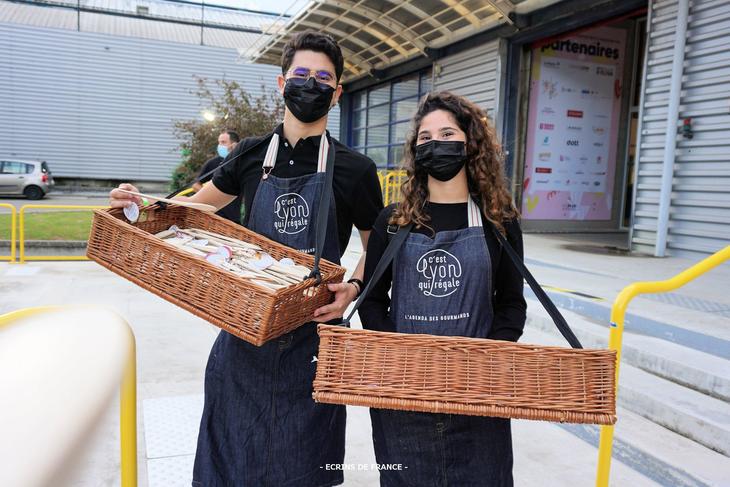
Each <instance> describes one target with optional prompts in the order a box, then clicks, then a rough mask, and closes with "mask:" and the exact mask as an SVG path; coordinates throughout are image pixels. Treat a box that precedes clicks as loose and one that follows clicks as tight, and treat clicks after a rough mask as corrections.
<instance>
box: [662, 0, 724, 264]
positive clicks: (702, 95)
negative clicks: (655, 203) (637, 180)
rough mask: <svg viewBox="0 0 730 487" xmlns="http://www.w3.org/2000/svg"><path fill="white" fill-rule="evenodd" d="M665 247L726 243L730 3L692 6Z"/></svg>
mask: <svg viewBox="0 0 730 487" xmlns="http://www.w3.org/2000/svg"><path fill="white" fill-rule="evenodd" d="M679 117H680V120H683V119H686V118H691V119H692V129H693V132H694V136H693V138H692V139H691V140H690V139H687V138H684V137H682V136H681V135H680V136H679V137H678V141H677V158H676V165H675V169H674V186H673V192H672V206H671V210H670V216H669V235H668V239H667V241H668V247H669V249H670V252H672V253H673V254H675V255H677V254H686V253H688V252H692V253H694V252H703V253H710V252H716V251H718V250H720V249H721V248H723V247H724V246H726V245H729V244H730V2H727V0H693V1H692V2H691V3H690V11H689V26H688V31H687V49H686V51H685V63H684V77H683V81H682V98H681V103H680V110H679ZM680 126H681V124H680Z"/></svg>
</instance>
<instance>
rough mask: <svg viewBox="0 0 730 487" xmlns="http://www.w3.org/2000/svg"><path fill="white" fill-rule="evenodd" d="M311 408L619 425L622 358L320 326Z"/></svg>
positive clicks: (597, 352)
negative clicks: (346, 407) (317, 404)
mask: <svg viewBox="0 0 730 487" xmlns="http://www.w3.org/2000/svg"><path fill="white" fill-rule="evenodd" d="M318 332H319V336H320V345H319V354H318V356H317V360H318V361H317V375H316V378H315V380H314V395H313V396H314V399H315V401H318V402H324V403H331V404H351V405H355V406H368V407H373V408H384V409H401V410H407V411H422V412H429V413H451V414H468V415H474V416H495V417H502V418H519V419H533V420H545V421H558V422H561V423H562V422H567V423H595V424H613V423H615V422H616V394H615V391H616V389H615V385H616V382H615V377H616V352H615V351H609V350H585V349H579V350H578V349H570V348H561V347H546V346H537V345H523V344H518V343H513V342H504V341H498V340H485V339H476V338H462V337H446V336H434V335H415V334H404V333H386V332H376V331H369V330H353V329H350V328H345V327H342V326H329V325H319V326H318Z"/></svg>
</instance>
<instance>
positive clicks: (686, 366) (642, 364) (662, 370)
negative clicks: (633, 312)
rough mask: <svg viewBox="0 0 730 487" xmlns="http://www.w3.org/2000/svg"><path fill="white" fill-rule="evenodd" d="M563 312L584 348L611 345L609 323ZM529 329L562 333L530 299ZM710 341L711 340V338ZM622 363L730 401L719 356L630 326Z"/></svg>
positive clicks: (727, 366)
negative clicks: (609, 341) (647, 333)
mask: <svg viewBox="0 0 730 487" xmlns="http://www.w3.org/2000/svg"><path fill="white" fill-rule="evenodd" d="M561 313H563V315H564V316H565V319H566V320H567V321H568V324H569V325H570V327H571V328H572V329H573V331H574V332H575V334H576V336H577V337H578V338H579V339H580V340H581V343H582V344H583V346H585V347H589V348H605V347H607V346H608V336H609V326H608V323H598V322H596V321H594V320H592V319H590V318H586V317H585V316H582V315H579V314H576V313H573V312H571V311H566V310H564V309H561ZM527 326H530V327H535V328H537V329H539V330H542V331H546V332H548V333H550V334H553V335H558V333H559V332H558V330H557V328H556V327H555V324H554V323H553V322H552V320H551V319H550V316H549V315H548V314H547V312H546V311H545V310H544V309H543V308H542V305H541V304H540V303H539V302H538V301H534V300H531V299H530V300H528V317H527ZM627 330H628V331H627ZM707 339H708V340H712V337H707ZM563 343H565V342H563ZM621 361H622V363H623V364H629V365H633V366H635V367H638V368H640V369H642V370H645V371H647V372H650V373H652V374H654V375H657V376H659V377H662V378H664V379H667V380H670V381H672V382H676V383H677V384H681V385H683V386H685V387H689V388H691V389H694V390H696V391H698V392H701V393H703V394H707V395H709V396H712V397H715V398H717V399H721V400H723V401H730V361H728V360H725V359H723V358H720V357H718V356H715V355H711V354H709V353H705V352H701V351H698V350H695V349H693V348H690V347H685V346H682V345H680V344H677V343H673V342H669V341H666V340H662V339H661V338H656V337H652V336H646V335H640V334H635V333H631V332H630V327H628V326H627V327H626V328H625V330H624V336H623V347H622V352H621Z"/></svg>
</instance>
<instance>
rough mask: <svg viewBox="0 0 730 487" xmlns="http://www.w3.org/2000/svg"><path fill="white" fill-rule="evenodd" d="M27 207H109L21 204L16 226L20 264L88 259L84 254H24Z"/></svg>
mask: <svg viewBox="0 0 730 487" xmlns="http://www.w3.org/2000/svg"><path fill="white" fill-rule="evenodd" d="M28 208H38V209H46V208H50V209H54V210H102V209H105V208H109V207H108V206H100V205H23V206H22V207H21V208H20V212H19V213H20V219H19V223H18V227H19V229H20V232H19V234H20V235H19V238H18V241H19V242H18V244H19V245H18V246H19V247H20V260H19V263H20V264H25V263H26V261H29V260H89V258H88V257H86V256H85V255H83V256H81V255H43V256H41V255H34V256H31V257H26V256H25V210H26V209H28Z"/></svg>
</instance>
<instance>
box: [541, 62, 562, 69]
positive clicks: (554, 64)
mask: <svg viewBox="0 0 730 487" xmlns="http://www.w3.org/2000/svg"><path fill="white" fill-rule="evenodd" d="M545 66H546V67H548V68H559V67H560V61H553V60H549V61H545Z"/></svg>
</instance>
